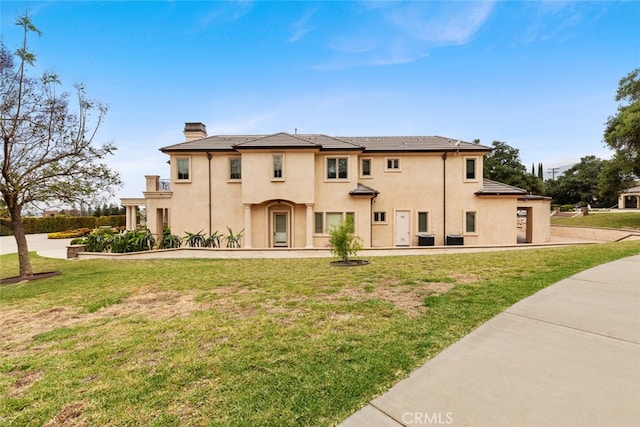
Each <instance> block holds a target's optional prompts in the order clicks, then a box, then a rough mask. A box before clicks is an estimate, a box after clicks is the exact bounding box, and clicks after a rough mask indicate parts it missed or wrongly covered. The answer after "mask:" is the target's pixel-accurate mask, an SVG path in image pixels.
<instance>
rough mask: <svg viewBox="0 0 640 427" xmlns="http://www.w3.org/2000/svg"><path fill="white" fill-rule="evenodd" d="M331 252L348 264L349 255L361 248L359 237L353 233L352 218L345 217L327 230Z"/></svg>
mask: <svg viewBox="0 0 640 427" xmlns="http://www.w3.org/2000/svg"><path fill="white" fill-rule="evenodd" d="M329 235H330V237H329V246H330V247H331V253H333V254H334V255H335V256H337V257H338V258H340V260H341V261H342V263H343V264H349V263H350V262H351V261H350V260H349V257H351V256H352V255H356V254H357V253H358V251H360V250H361V249H362V246H361V245H360V238H359V237H358V236H356V235H355V227H354V224H353V218H352V217H349V216H348V217H347V218H346V219H345V220H344V221H342V222H341V223H340V224H339V225H337V226H336V227H333V228H332V229H331V230H329Z"/></svg>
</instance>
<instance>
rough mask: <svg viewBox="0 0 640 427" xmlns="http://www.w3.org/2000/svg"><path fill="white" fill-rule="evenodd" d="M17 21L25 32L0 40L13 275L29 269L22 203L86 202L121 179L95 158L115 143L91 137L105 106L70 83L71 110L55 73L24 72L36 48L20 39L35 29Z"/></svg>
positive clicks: (0, 182)
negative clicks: (7, 42) (9, 45)
mask: <svg viewBox="0 0 640 427" xmlns="http://www.w3.org/2000/svg"><path fill="white" fill-rule="evenodd" d="M16 25H18V26H20V27H22V31H23V33H24V35H23V39H22V43H21V46H20V47H19V48H18V49H17V51H16V52H15V54H13V55H12V54H11V53H9V52H8V51H7V50H6V48H5V46H4V44H0V95H1V97H2V99H1V104H0V138H1V139H2V152H0V168H1V171H0V173H1V176H0V193H1V194H2V198H3V200H4V202H5V203H6V206H7V211H8V215H9V217H8V218H1V219H0V221H1V223H2V225H5V226H7V227H8V228H9V229H10V230H11V231H12V232H13V235H14V237H15V239H16V243H17V246H18V259H19V263H20V277H22V278H29V277H31V276H33V274H34V273H33V268H32V266H31V260H30V259H29V250H28V247H27V240H26V236H25V232H24V227H23V223H22V209H23V208H24V207H25V206H29V205H33V204H35V203H43V204H48V203H60V202H63V203H69V204H73V203H76V204H77V203H78V202H85V203H86V202H87V201H88V200H89V199H91V198H92V197H93V196H94V195H95V194H98V193H100V192H104V191H107V192H109V191H110V190H111V189H112V188H113V187H114V186H118V185H120V178H119V176H118V174H117V173H116V172H113V171H111V170H110V169H109V168H108V167H107V166H106V165H105V164H104V163H99V161H100V160H103V159H104V158H105V157H106V156H108V155H111V154H113V153H114V152H115V147H114V146H113V145H111V144H104V145H101V146H96V145H94V144H93V140H94V137H95V135H96V132H97V130H98V128H99V127H100V125H101V124H102V121H103V120H104V116H105V114H106V112H107V108H106V106H104V105H103V104H101V103H100V102H97V101H94V100H91V99H89V98H88V97H87V95H86V93H85V89H84V87H83V86H82V85H76V86H75V88H76V96H77V107H76V109H75V110H74V109H73V108H72V107H71V100H70V96H69V94H68V93H66V92H60V91H59V90H58V87H59V86H60V80H59V78H58V76H57V75H55V74H52V73H44V74H43V75H42V76H40V77H31V76H29V75H28V73H27V69H28V68H29V67H30V66H33V64H34V63H35V55H34V54H33V53H31V52H30V51H29V48H28V43H27V41H28V38H29V35H31V34H33V33H35V34H37V35H41V33H40V31H39V30H38V29H37V28H36V27H35V26H34V25H33V23H32V22H31V19H30V18H29V16H28V15H27V14H25V15H23V16H21V17H19V18H18V19H17V21H16ZM14 58H15V62H14Z"/></svg>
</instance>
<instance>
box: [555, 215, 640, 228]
mask: <svg viewBox="0 0 640 427" xmlns="http://www.w3.org/2000/svg"><path fill="white" fill-rule="evenodd" d="M551 225H569V226H575V227H603V228H629V229H636V230H640V212H620V213H611V212H591V213H589V215H586V216H577V217H575V218H556V217H551Z"/></svg>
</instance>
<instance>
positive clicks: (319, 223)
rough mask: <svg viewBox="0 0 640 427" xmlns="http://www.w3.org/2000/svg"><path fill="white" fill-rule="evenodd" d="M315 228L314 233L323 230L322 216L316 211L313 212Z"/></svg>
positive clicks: (319, 232)
mask: <svg viewBox="0 0 640 427" xmlns="http://www.w3.org/2000/svg"><path fill="white" fill-rule="evenodd" d="M314 216H315V218H314V219H315V229H314V233H316V234H322V231H323V230H324V228H323V227H322V225H323V221H322V220H323V218H322V212H316V213H315V215H314Z"/></svg>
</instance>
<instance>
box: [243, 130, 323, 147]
mask: <svg viewBox="0 0 640 427" xmlns="http://www.w3.org/2000/svg"><path fill="white" fill-rule="evenodd" d="M233 148H235V149H261V148H262V149H273V148H316V149H319V148H321V145H320V144H317V143H315V142H312V141H308V140H305V139H302V138H298V137H297V136H294V135H291V134H288V133H285V132H280V133H275V134H273V135H266V136H261V137H257V138H255V139H252V140H249V141H244V142H239V143H237V144H233Z"/></svg>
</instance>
